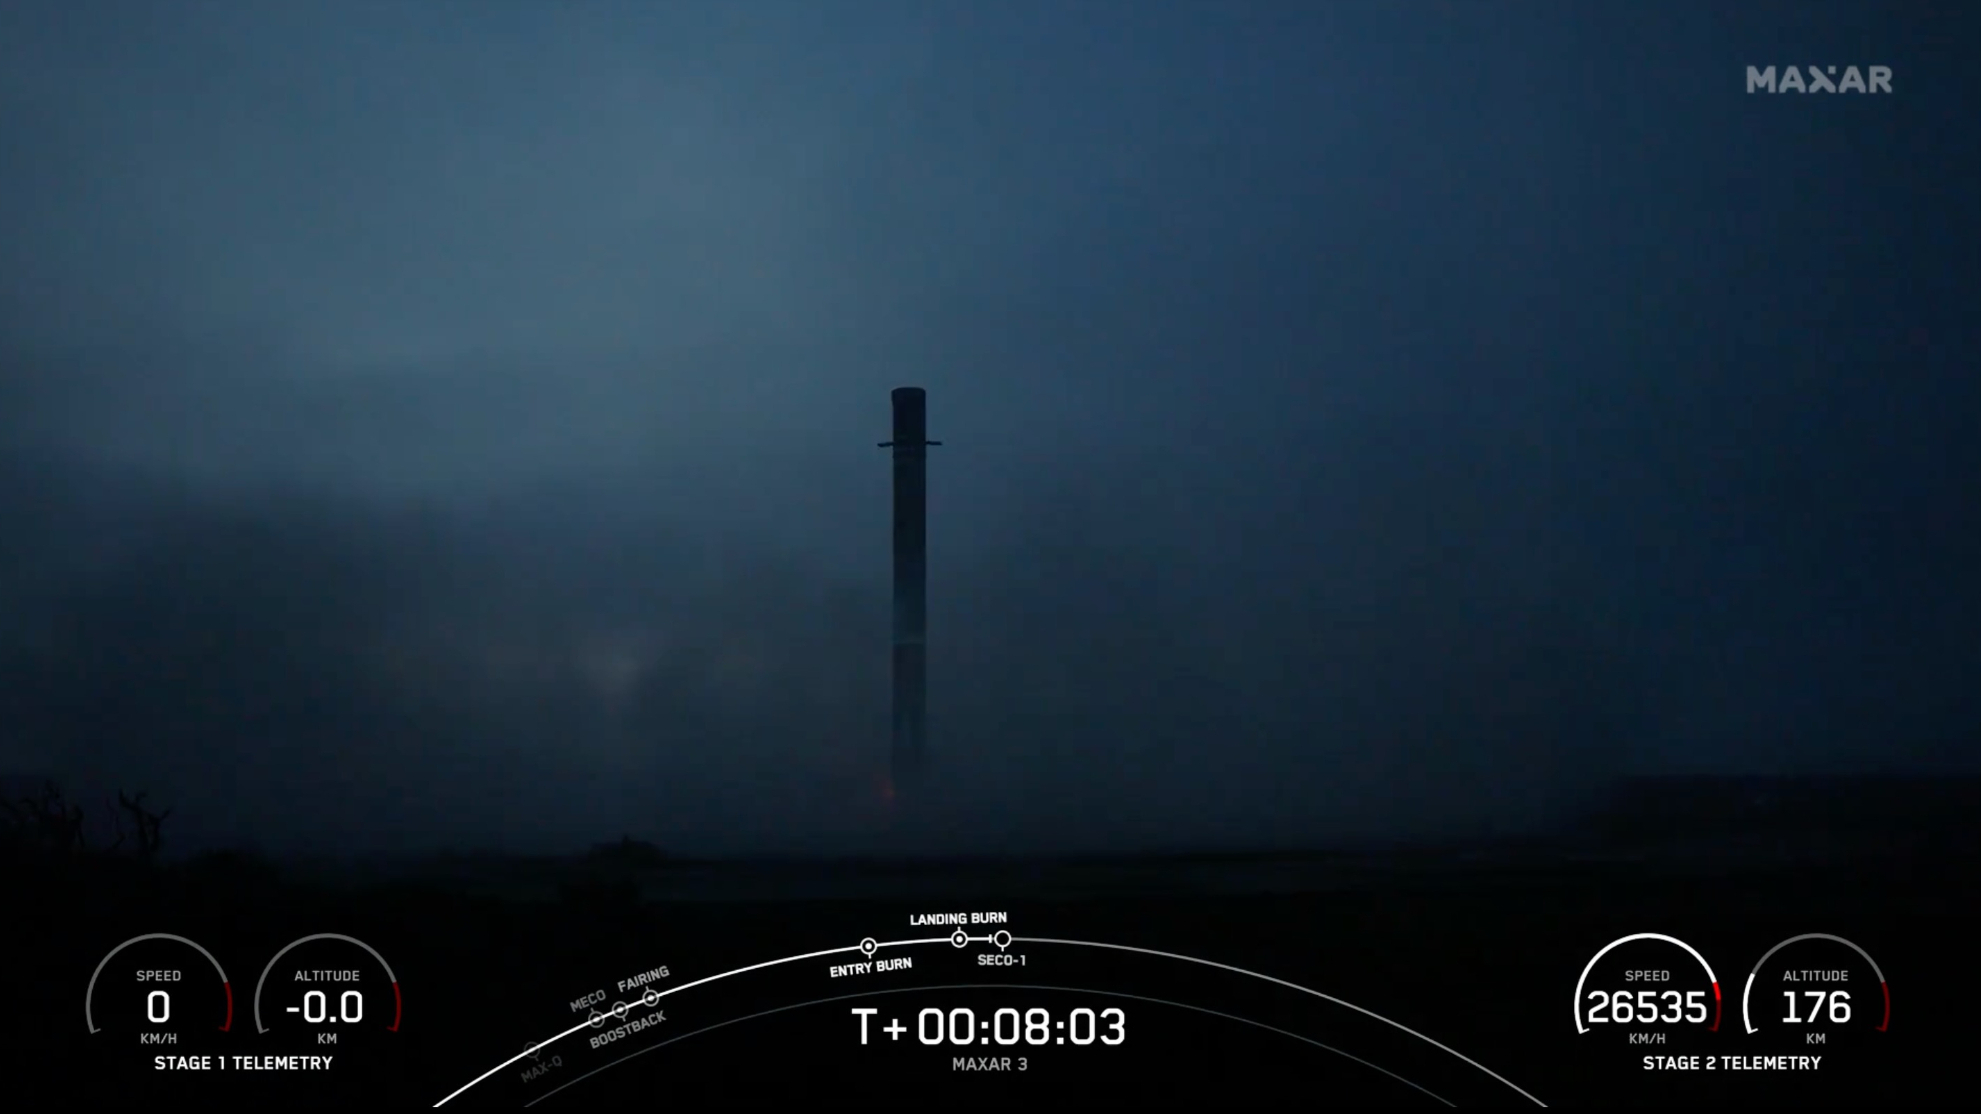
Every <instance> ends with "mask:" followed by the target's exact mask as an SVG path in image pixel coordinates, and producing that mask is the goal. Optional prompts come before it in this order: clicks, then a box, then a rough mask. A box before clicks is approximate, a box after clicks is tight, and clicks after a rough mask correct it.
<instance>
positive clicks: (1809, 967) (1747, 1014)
mask: <svg viewBox="0 0 1981 1114" xmlns="http://www.w3.org/2000/svg"><path fill="white" fill-rule="evenodd" d="M1740 1013H1741V1019H1742V1021H1743V1022H1744V1023H1745V1025H1746V1028H1747V1031H1748V1032H1749V1033H1764V1034H1767V1035H1769V1036H1771V1037H1781V1038H1786V1039H1785V1041H1783V1042H1782V1043H1785V1044H1788V1045H1792V1046H1794V1048H1795V1049H1796V1050H1797V1051H1804V1052H1807V1051H1816V1052H1820V1051H1822V1049H1823V1048H1825V1047H1836V1046H1838V1045H1839V1044H1842V1045H1852V1044H1862V1043H1864V1042H1867V1041H1869V1040H1872V1039H1875V1038H1874V1037H1873V1036H1872V1035H1873V1034H1877V1033H1882V1032H1884V1031H1885V1029H1886V1027H1888V1026H1889V1025H1890V1024H1891V1022H1892V995H1891V989H1890V988H1889V987H1887V986H1886V985H1885V976H1884V973H1883V972H1881V971H1879V970H1878V965H1877V964H1876V963H1875V962H1873V961H1872V959H1871V955H1870V953H1869V952H1866V951H1865V950H1864V949H1863V948H1860V947H1858V946H1857V945H1856V944H1853V943H1851V942H1850V941H1848V940H1846V939H1844V938H1843V937H1841V936H1831V935H1829V934H1828V933H1824V932H1810V933H1805V934H1804V935H1801V936H1791V937H1789V938H1788V939H1786V940H1783V941H1782V942H1781V943H1779V944H1776V945H1775V946H1774V947H1772V948H1769V949H1768V950H1767V952H1766V953H1764V954H1763V955H1762V956H1761V958H1760V960H1759V961H1758V962H1756V963H1755V964H1754V969H1753V970H1752V971H1750V972H1748V974H1747V984H1746V986H1744V987H1743V988H1742V989H1741V992H1740Z"/></svg>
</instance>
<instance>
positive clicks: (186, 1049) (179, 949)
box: [83, 932, 234, 1054]
mask: <svg viewBox="0 0 1981 1114" xmlns="http://www.w3.org/2000/svg"><path fill="white" fill-rule="evenodd" d="M83 1020H84V1022H85V1023H86V1024H87V1025H88V1026H89V1031H90V1032H91V1033H94V1034H98V1035H100V1036H107V1037H108V1038H110V1039H114V1040H118V1041H128V1042H130V1043H131V1044H132V1045H133V1046H138V1045H143V1046H146V1047H147V1048H149V1049H152V1050H154V1051H157V1052H160V1053H179V1054H192V1053H195V1052H207V1051H210V1047H211V1044H212V1042H213V1040H214V1034H217V1033H225V1032H227V1031H228V1029H230V1028H231V1027H232V1026H233V1024H234V990H233V987H232V986H231V985H229V983H228V982H227V973H226V972H225V971H222V970H221V969H220V961H219V960H217V959H215V958H213V953H212V952H209V951H207V950H206V949H205V948H203V947H201V946H199V945H198V944H195V943H193V942H192V941H191V940H188V939H186V938H185V937H184V936H174V935H172V934H171V933H169V932H153V933H148V934H146V935H144V936H133V937H131V938H130V939H129V940H126V941H124V942H123V943H121V944H119V945H117V946H116V947H114V948H112V949H110V953H109V954H108V955H106V956H104V957H103V960H102V962H100V963H98V964H97V965H96V971H95V972H94V973H92V974H91V975H90V977H89V988H88V989H87V990H85V991H84V992H83Z"/></svg>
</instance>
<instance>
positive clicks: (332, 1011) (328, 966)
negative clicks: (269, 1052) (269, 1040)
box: [254, 932, 403, 1055]
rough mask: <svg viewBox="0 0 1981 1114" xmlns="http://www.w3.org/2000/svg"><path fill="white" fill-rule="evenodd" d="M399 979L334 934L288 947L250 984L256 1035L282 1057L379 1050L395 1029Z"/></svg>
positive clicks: (367, 948) (357, 943)
mask: <svg viewBox="0 0 1981 1114" xmlns="http://www.w3.org/2000/svg"><path fill="white" fill-rule="evenodd" d="M402 1012H403V1001H402V999H401V998H400V995H399V979H398V976H396V975H394V974H393V973H392V968H391V967H389V966H387V964H386V962H385V958H384V957H383V956H381V955H379V954H378V952H377V951H376V950H374V949H373V948H372V946H371V945H369V944H367V943H365V942H364V941H362V940H359V939H357V938H355V937H352V936H343V935H339V934H337V933H334V932H324V933H318V934H317V935H315V936H305V937H303V938H302V939H300V940H296V941H294V942H292V943H290V944H289V945H288V946H287V947H285V948H283V949H282V950H281V951H279V952H276V953H275V957H274V958H273V959H270V960H269V961H268V966H266V967H264V968H263V969H262V972H261V978H260V979H259V980H258V981H257V982H256V983H255V997H254V1022H255V1031H256V1032H258V1033H265V1034H270V1035H272V1036H275V1037H278V1038H280V1039H279V1041H278V1043H279V1045H280V1046H281V1047H280V1049H279V1051H280V1052H282V1053H299V1054H310V1055H333V1054H335V1053H337V1052H339V1051H348V1050H352V1046H354V1045H355V1046H357V1047H364V1046H367V1045H370V1046H373V1047H377V1046H378V1045H380V1044H382V1043H383V1042H385V1041H388V1040H390V1039H391V1038H390V1036H389V1034H393V1033H397V1032H398V1031H399V1021H400V1016H401V1014H402Z"/></svg>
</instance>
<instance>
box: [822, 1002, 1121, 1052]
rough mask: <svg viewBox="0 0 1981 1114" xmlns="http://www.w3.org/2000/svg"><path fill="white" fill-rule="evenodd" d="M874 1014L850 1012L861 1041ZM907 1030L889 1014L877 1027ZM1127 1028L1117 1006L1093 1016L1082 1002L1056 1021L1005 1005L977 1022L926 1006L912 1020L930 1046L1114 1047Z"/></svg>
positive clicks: (972, 1014) (971, 1014)
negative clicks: (1021, 1011)
mask: <svg viewBox="0 0 1981 1114" xmlns="http://www.w3.org/2000/svg"><path fill="white" fill-rule="evenodd" d="M879 1012H880V1011H879V1010H877V1009H874V1008H872V1007H866V1008H862V1009H855V1010H854V1011H853V1013H854V1015H855V1016H857V1017H858V1018H859V1019H860V1043H861V1044H866V1043H868V1040H869V1036H870V1034H869V1033H868V1029H867V1025H868V1022H869V1021H870V1020H871V1019H872V1018H873V1016H874V1015H875V1014H877V1013H879ZM907 1028H908V1027H907V1026H906V1025H903V1024H901V1022H900V1020H899V1019H898V1018H889V1019H888V1022H887V1024H886V1025H883V1026H881V1027H880V1031H881V1032H883V1033H885V1034H887V1035H888V1036H889V1037H890V1038H892V1039H893V1040H897V1041H898V1040H900V1039H901V1035H902V1034H903V1033H904V1032H906V1031H907ZM1127 1029H1128V1017H1127V1015H1126V1014H1124V1013H1123V1012H1122V1011H1121V1010H1119V1009H1105V1010H1101V1011H1100V1012H1099V1013H1098V1014H1096V1013H1095V1012H1094V1011H1093V1010H1090V1009H1087V1008H1086V1007H1084V1006H1082V1007H1081V1008H1079V1009H1076V1010H1073V1011H1072V1012H1071V1013H1069V1014H1067V1015H1066V1018H1065V1019H1064V1020H1061V1021H1054V1020H1053V1018H1052V1011H1050V1010H1043V1009H1029V1010H1026V1011H1025V1012H1024V1014H1023V1016H1022V1017H1021V1016H1020V1014H1019V1013H1018V1011H1017V1010H1014V1009H1010V1008H1006V1009H1001V1010H998V1011H997V1012H995V1013H993V1014H992V1015H991V1017H990V1019H989V1020H987V1021H980V1020H978V1018H977V1014H976V1011H974V1010H970V1009H960V1008H959V1009H953V1010H948V1011H944V1010H940V1009H936V1008H934V1007H930V1008H928V1009H925V1010H923V1011H922V1012H921V1013H920V1014H919V1015H917V1016H916V1018H915V1038H916V1039H917V1040H919V1041H921V1042H922V1043H923V1044H929V1045H935V1044H943V1043H948V1044H957V1045H967V1044H977V1043H984V1044H1002V1045H1014V1044H1029V1045H1035V1046H1036V1045H1047V1044H1072V1045H1089V1044H1093V1043H1095V1042H1096V1041H1098V1042H1099V1043H1101V1044H1106V1045H1117V1044H1120V1043H1121V1042H1123V1041H1125V1040H1127V1039H1128V1032H1127Z"/></svg>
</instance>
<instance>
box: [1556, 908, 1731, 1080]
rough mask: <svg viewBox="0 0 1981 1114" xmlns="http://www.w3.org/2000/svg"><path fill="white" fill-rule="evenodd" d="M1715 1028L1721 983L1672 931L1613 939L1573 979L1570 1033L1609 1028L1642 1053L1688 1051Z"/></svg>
mask: <svg viewBox="0 0 1981 1114" xmlns="http://www.w3.org/2000/svg"><path fill="white" fill-rule="evenodd" d="M1719 1027H1720V982H1719V979H1718V978H1717V977H1716V976H1714V974H1713V969H1712V968H1711V967H1710V966H1708V965H1707V963H1706V957H1705V956H1702V955H1700V954H1699V952H1698V951H1697V950H1696V949H1694V948H1693V947H1692V945H1690V944H1687V943H1686V942H1685V941H1683V940H1680V939H1678V938H1677V937H1675V936H1666V935H1663V934H1662V933H1657V932H1639V933H1636V934H1635V935H1631V936H1625V937H1622V938H1620V939H1617V940H1612V941H1610V942H1609V943H1608V944H1606V945H1604V946H1603V948H1602V950H1601V951H1598V952H1597V953H1596V954H1595V955H1594V956H1593V957H1591V958H1590V960H1589V963H1588V965H1587V966H1585V967H1583V968H1582V977H1581V978H1580V979H1577V980H1576V982H1575V1031H1576V1032H1578V1033H1582V1034H1585V1035H1586V1034H1590V1033H1609V1034H1614V1035H1615V1038H1614V1039H1616V1040H1617V1041H1618V1042H1619V1043H1622V1044H1626V1045H1633V1046H1638V1048H1639V1049H1640V1050H1641V1051H1644V1052H1656V1051H1660V1050H1663V1049H1668V1048H1673V1047H1678V1048H1683V1049H1686V1050H1688V1051H1689V1050H1691V1048H1692V1047H1696V1045H1697V1042H1698V1041H1699V1039H1700V1038H1701V1037H1703V1036H1704V1035H1705V1034H1707V1033H1711V1032H1717V1031H1718V1030H1719Z"/></svg>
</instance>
